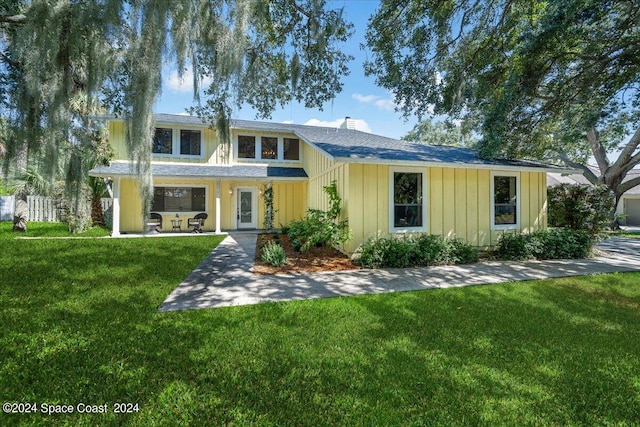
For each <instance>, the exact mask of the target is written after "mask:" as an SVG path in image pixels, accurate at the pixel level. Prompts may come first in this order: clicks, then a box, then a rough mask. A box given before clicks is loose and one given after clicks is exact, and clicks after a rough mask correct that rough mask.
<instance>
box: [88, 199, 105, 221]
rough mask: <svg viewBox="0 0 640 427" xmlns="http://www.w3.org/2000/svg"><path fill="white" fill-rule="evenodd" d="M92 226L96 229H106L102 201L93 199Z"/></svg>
mask: <svg viewBox="0 0 640 427" xmlns="http://www.w3.org/2000/svg"><path fill="white" fill-rule="evenodd" d="M91 225H92V226H94V227H96V226H97V227H104V214H103V213H102V205H101V204H100V199H96V198H95V197H92V198H91Z"/></svg>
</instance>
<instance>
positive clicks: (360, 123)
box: [304, 119, 371, 133]
mask: <svg viewBox="0 0 640 427" xmlns="http://www.w3.org/2000/svg"><path fill="white" fill-rule="evenodd" d="M352 120H353V121H354V122H355V126H356V130H359V131H362V132H367V133H371V128H370V127H369V123H367V122H366V121H364V120H362V119H352ZM343 122H344V119H336V120H333V121H330V122H327V121H322V120H318V119H311V120H308V121H307V122H306V123H304V124H305V125H306V126H320V127H326V128H339V127H340V125H341V124H342V123H343Z"/></svg>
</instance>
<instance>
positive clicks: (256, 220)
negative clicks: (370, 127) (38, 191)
mask: <svg viewBox="0 0 640 427" xmlns="http://www.w3.org/2000/svg"><path fill="white" fill-rule="evenodd" d="M155 119H156V134H155V138H154V140H153V141H150V142H149V143H153V153H154V154H153V159H152V167H151V168H152V175H153V185H154V200H153V206H152V211H153V212H158V213H160V214H161V215H162V216H163V230H164V231H170V230H171V229H172V228H171V222H170V220H171V219H172V218H175V216H176V214H177V215H178V216H179V217H180V218H181V219H183V220H184V222H183V227H182V229H183V230H184V224H185V223H186V219H187V218H188V217H192V216H193V215H194V214H197V213H199V212H206V213H207V214H208V215H209V218H208V219H207V220H206V222H205V224H204V230H205V231H216V232H220V231H222V230H242V229H259V228H261V227H262V225H263V217H264V209H265V207H264V200H263V198H262V192H263V191H264V188H266V185H272V187H273V190H274V209H275V210H276V215H275V221H274V224H276V225H279V224H282V225H286V224H288V223H289V222H291V221H292V220H296V219H300V218H302V217H303V216H304V215H305V213H306V211H307V209H308V208H317V209H327V208H328V200H327V196H326V194H325V193H324V192H323V187H324V186H328V185H330V183H331V182H332V181H334V180H335V181H336V183H337V187H338V192H339V194H340V196H341V197H342V200H343V207H344V215H345V217H347V218H348V219H349V227H350V228H351V230H352V232H353V239H352V240H351V241H350V242H349V243H347V244H346V246H345V248H344V249H345V250H346V251H348V252H352V251H353V250H355V248H357V247H358V245H360V244H361V243H362V242H364V241H365V240H366V239H368V238H369V237H372V236H376V235H388V234H395V233H407V232H427V233H432V234H439V235H442V236H446V237H454V236H455V237H459V238H463V239H465V240H467V241H468V242H470V243H471V244H472V245H475V246H490V245H493V244H495V243H496V239H497V238H498V236H499V235H500V234H502V233H504V232H505V231H522V232H532V231H536V230H542V229H545V228H546V225H547V213H546V212H547V196H546V194H547V191H546V190H547V175H546V174H547V172H559V173H562V172H564V173H574V172H576V171H574V170H567V169H561V168H557V167H553V166H549V165H544V164H541V163H538V162H531V161H501V160H495V161H491V160H483V159H480V158H479V157H478V156H477V155H476V153H475V151H474V150H472V149H469V148H460V147H446V146H427V145H421V144H416V143H410V142H406V141H399V140H395V139H391V138H386V137H382V136H378V135H373V134H368V133H364V132H359V131H356V130H353V121H352V120H350V119H347V120H345V123H344V124H343V126H342V127H341V128H338V129H336V128H323V127H314V126H302V125H293V124H280V123H265V122H255V121H244V120H233V121H232V122H231V139H232V144H231V147H230V149H229V150H228V155H225V147H223V146H222V145H220V144H219V143H218V140H217V138H216V133H215V131H214V130H211V129H209V128H208V127H207V126H206V125H204V124H203V123H202V121H201V120H200V119H199V118H197V117H190V116H182V115H169V114H157V115H156V117H155ZM109 133H110V137H109V138H110V141H111V144H112V145H113V148H114V151H115V153H116V159H117V160H115V161H113V162H112V163H111V165H110V166H104V167H98V168H95V169H93V170H92V171H91V172H90V175H92V176H101V177H109V178H111V179H112V180H113V194H114V205H113V206H114V212H113V213H114V220H113V235H119V234H120V233H134V232H135V233H139V232H141V231H143V229H144V228H145V227H144V224H143V219H142V216H141V211H142V209H141V202H140V197H139V193H138V186H137V183H136V178H135V177H136V173H135V171H134V169H135V167H134V165H132V164H131V163H130V162H129V161H128V160H126V159H128V154H127V150H126V145H125V123H124V122H123V121H122V120H118V119H111V120H110V121H109Z"/></svg>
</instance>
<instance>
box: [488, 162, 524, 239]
mask: <svg viewBox="0 0 640 427" xmlns="http://www.w3.org/2000/svg"><path fill="white" fill-rule="evenodd" d="M519 224H520V186H519V184H518V174H517V173H502V172H500V173H498V172H493V173H492V174H491V228H493V229H498V230H500V229H516V228H518V227H519Z"/></svg>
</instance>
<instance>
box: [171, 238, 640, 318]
mask: <svg viewBox="0 0 640 427" xmlns="http://www.w3.org/2000/svg"><path fill="white" fill-rule="evenodd" d="M256 237H257V236H256V235H255V234H230V235H229V236H228V237H227V238H226V239H225V240H224V241H223V242H222V243H221V244H220V245H219V246H218V247H217V248H216V249H215V250H214V251H213V252H212V253H211V254H210V255H209V256H208V257H207V258H206V259H205V260H204V261H202V263H200V265H199V266H198V267H197V268H196V269H195V270H194V271H193V272H192V273H191V274H190V275H189V276H188V277H187V278H186V279H185V280H184V281H183V282H182V283H181V284H180V285H179V286H178V287H177V288H176V289H175V290H174V291H173V292H172V293H171V294H170V295H169V296H168V297H167V299H166V300H165V301H164V302H163V303H162V305H161V306H160V311H171V310H185V309H196V308H211V307H226V306H235V305H248V304H259V303H263V302H275V301H292V300H303V299H312V298H328V297H336V296H350V295H362V294H378V293H385V292H403V291H415V290H426V289H442V288H455V287H462V286H470V285H483V284H490V283H502V282H514V281H523V280H535V279H546V278H553V277H568V276H583V275H589V274H598V273H612V272H617V271H620V272H622V271H640V239H624V238H611V239H608V240H606V241H604V242H601V243H600V244H598V248H599V249H601V250H603V251H606V252H607V254H606V256H603V257H598V258H593V259H579V260H556V261H527V262H511V261H489V262H479V263H476V264H469V265H458V266H438V267H423V268H405V269H380V270H351V271H336V272H321V273H307V274H277V275H269V276H258V275H254V274H253V273H251V269H252V267H253V259H254V257H255V247H256Z"/></svg>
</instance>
